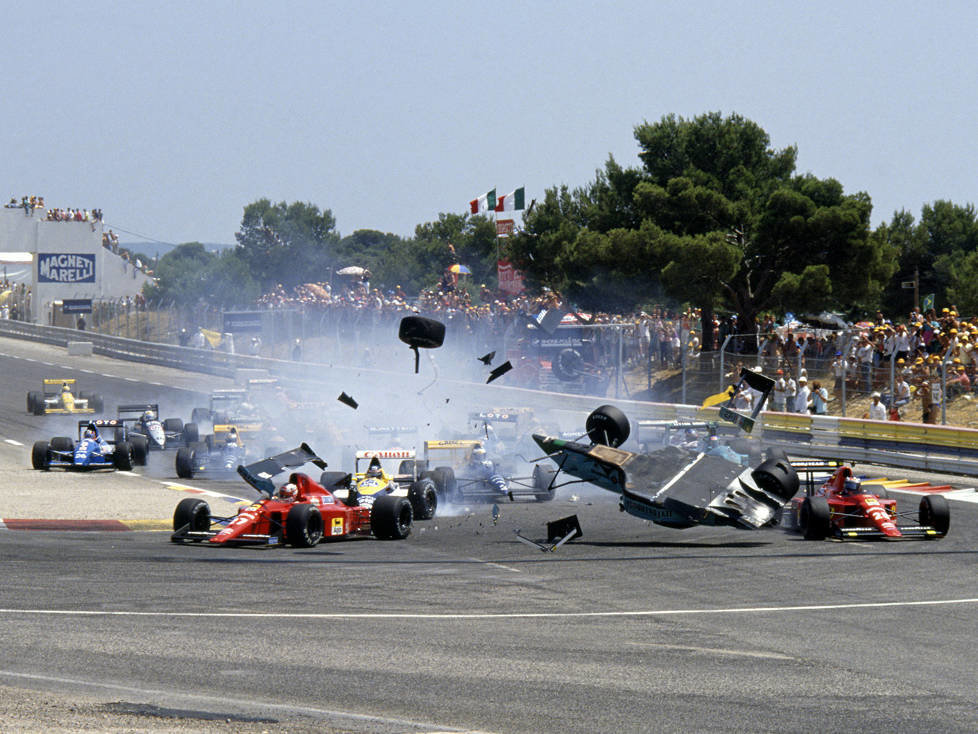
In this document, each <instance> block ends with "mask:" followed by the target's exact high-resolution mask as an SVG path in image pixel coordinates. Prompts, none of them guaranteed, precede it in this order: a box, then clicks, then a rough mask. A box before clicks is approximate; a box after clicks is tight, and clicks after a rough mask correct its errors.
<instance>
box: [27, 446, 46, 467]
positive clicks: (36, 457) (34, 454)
mask: <svg viewBox="0 0 978 734" xmlns="http://www.w3.org/2000/svg"><path fill="white" fill-rule="evenodd" d="M31 466H33V467H34V468H35V469H47V468H48V442H47V441H35V442H34V447H33V448H32V449H31Z"/></svg>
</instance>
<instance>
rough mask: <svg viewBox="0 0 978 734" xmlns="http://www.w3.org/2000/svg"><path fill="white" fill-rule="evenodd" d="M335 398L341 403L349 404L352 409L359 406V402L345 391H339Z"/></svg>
mask: <svg viewBox="0 0 978 734" xmlns="http://www.w3.org/2000/svg"><path fill="white" fill-rule="evenodd" d="M336 399H337V400H339V401H340V402H341V403H343V405H349V406H350V407H351V408H353V409H354V410H356V409H357V407H359V405H360V403H358V402H357V401H356V400H354V399H353V398H352V397H350V396H349V395H347V394H346V393H345V392H341V393H340V396H339V397H338V398H336Z"/></svg>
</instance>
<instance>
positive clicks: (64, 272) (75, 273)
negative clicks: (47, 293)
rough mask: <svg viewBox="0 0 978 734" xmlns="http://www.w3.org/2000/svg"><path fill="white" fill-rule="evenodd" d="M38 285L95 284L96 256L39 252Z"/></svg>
mask: <svg viewBox="0 0 978 734" xmlns="http://www.w3.org/2000/svg"><path fill="white" fill-rule="evenodd" d="M37 282H38V283H94V282H95V255H87V254H83V253H77V252H39V253H38V254H37Z"/></svg>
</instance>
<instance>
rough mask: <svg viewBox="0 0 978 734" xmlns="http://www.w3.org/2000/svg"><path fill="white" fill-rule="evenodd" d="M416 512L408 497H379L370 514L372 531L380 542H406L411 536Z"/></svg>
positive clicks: (390, 495)
mask: <svg viewBox="0 0 978 734" xmlns="http://www.w3.org/2000/svg"><path fill="white" fill-rule="evenodd" d="M413 522H414V512H413V511H412V510H411V503H410V502H408V499H407V497H395V496H394V495H392V494H387V495H384V496H383V497H378V498H377V499H376V500H375V501H374V506H373V509H372V510H371V512H370V529H371V530H373V533H374V537H376V538H377V539H379V540H404V539H405V538H406V537H407V536H409V535H410V534H411V524H412V523H413Z"/></svg>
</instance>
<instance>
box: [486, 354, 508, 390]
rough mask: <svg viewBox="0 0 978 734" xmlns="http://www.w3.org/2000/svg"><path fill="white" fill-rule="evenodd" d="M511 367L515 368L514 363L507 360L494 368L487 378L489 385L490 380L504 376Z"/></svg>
mask: <svg viewBox="0 0 978 734" xmlns="http://www.w3.org/2000/svg"><path fill="white" fill-rule="evenodd" d="M511 369H513V365H512V363H511V362H510V361H509V360H506V361H505V362H503V363H502V364H501V365H499V366H498V367H494V368H493V370H492V372H490V373H489V379H488V380H486V384H487V385H488V384H489V383H490V382H492V381H493V380H495V379H496V378H498V377H502V376H503V375H505V374H506V373H507V372H509V371H510V370H511Z"/></svg>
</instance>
